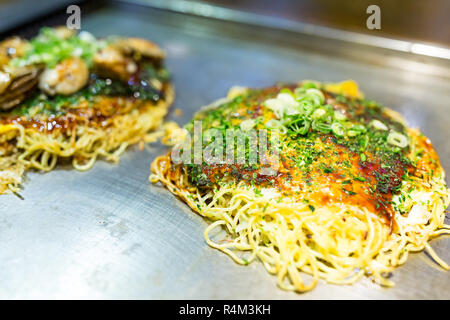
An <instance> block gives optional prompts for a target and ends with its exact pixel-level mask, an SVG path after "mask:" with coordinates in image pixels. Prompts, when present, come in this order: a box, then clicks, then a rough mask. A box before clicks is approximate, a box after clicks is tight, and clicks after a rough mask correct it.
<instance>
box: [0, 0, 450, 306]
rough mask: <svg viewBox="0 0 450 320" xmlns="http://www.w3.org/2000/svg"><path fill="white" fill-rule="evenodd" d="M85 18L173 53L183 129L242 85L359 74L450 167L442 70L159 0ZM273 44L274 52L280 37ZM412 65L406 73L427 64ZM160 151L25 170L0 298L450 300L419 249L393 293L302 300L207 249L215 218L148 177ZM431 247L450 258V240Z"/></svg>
mask: <svg viewBox="0 0 450 320" xmlns="http://www.w3.org/2000/svg"><path fill="white" fill-rule="evenodd" d="M82 12H85V11H83V8H82ZM82 19H83V24H82V26H83V28H85V29H86V30H87V31H90V32H92V33H94V34H95V35H96V36H107V35H111V34H118V35H129V36H130V35H133V36H137V37H145V38H148V39H152V40H153V41H155V42H156V43H158V44H160V45H161V46H162V47H163V48H164V49H166V50H167V67H168V69H169V70H170V72H171V74H172V75H173V80H174V85H175V87H176V92H177V97H176V101H175V104H174V106H173V107H172V110H175V109H178V108H180V109H182V110H183V115H182V116H176V115H175V114H172V115H171V117H170V118H169V120H173V121H176V122H178V123H179V124H185V123H187V122H188V121H189V120H190V119H191V117H192V115H193V113H194V112H196V111H197V110H198V109H199V108H200V107H201V106H204V105H207V104H209V103H210V102H211V101H214V100H216V99H218V98H220V97H223V96H224V95H226V92H227V90H228V89H229V88H230V87H231V86H233V85H245V86H251V87H263V86H268V85H272V84H274V83H275V82H277V81H284V82H294V81H298V80H299V79H316V80H319V81H339V80H344V79H354V80H355V81H357V82H358V83H359V84H360V87H361V89H362V90H363V91H364V92H365V93H366V96H367V97H368V98H371V99H374V100H376V101H379V102H380V103H383V104H386V105H387V106H391V107H393V108H394V109H396V110H399V108H400V110H401V111H402V112H404V114H405V116H406V118H407V120H408V122H409V123H411V124H412V125H418V126H420V129H421V130H422V132H424V134H426V135H427V136H428V137H429V138H430V139H431V141H432V142H433V145H434V146H435V148H436V150H437V151H438V153H439V155H440V157H441V161H442V164H443V166H444V168H445V170H446V171H447V173H449V172H450V144H449V143H448V137H449V136H450V127H449V125H448V123H450V113H449V112H448V101H449V100H450V92H449V90H448V88H449V87H450V80H449V79H447V78H444V79H441V78H436V77H433V76H430V75H424V74H418V73H415V72H408V71H405V70H400V71H399V70H398V69H393V68H391V67H390V66H387V65H385V64H379V65H376V64H368V63H364V62H362V61H360V60H357V59H351V58H348V57H342V56H340V55H336V54H334V52H329V51H325V52H323V53H319V54H318V53H317V52H311V51H309V50H304V49H303V48H302V47H301V46H299V44H298V41H294V42H290V41H282V40H283V38H284V37H285V36H286V34H285V33H283V32H277V31H275V33H274V34H268V32H259V30H256V31H255V28H250V27H249V26H248V25H243V24H236V26H235V27H234V28H233V29H234V30H232V31H233V32H228V31H230V30H225V29H230V24H228V23H225V22H223V21H219V20H215V19H204V18H200V17H196V16H189V15H180V14H176V13H173V12H168V11H161V10H156V9H151V8H141V7H139V8H134V9H133V7H127V6H122V5H117V6H116V5H112V4H108V5H106V6H104V7H101V8H99V9H97V10H95V11H92V12H90V13H85V14H84V16H83V18H82ZM224 30H225V31H227V32H225V31H224ZM274 39H276V40H277V45H276V46H272V45H271V43H273V42H272V41H274ZM344 49H345V50H348V47H345V48H342V50H344ZM391 58H392V59H394V57H391ZM376 59H378V60H384V59H385V57H384V56H382V55H381V56H378V55H377V57H376ZM395 59H398V60H395V63H397V62H399V61H402V59H400V58H398V57H395ZM378 60H377V61H378ZM403 63H405V64H407V65H405V68H417V67H418V66H417V65H415V64H413V65H410V64H408V63H410V61H403ZM430 67H432V66H430ZM165 152H168V149H167V147H164V146H162V145H160V144H152V145H150V146H147V147H146V148H145V150H144V151H142V152H141V151H138V150H137V148H131V149H130V150H128V151H127V152H126V153H125V154H124V155H123V157H122V158H121V162H120V163H119V164H110V163H106V162H104V161H99V162H97V163H96V164H95V166H94V168H93V169H92V170H90V171H87V172H83V173H80V172H76V171H73V170H68V168H65V167H63V166H62V167H58V169H57V170H55V171H52V172H49V173H45V174H43V173H30V174H29V175H28V179H27V181H26V183H25V186H24V187H25V188H24V190H23V192H21V194H22V195H23V197H24V198H25V200H20V199H19V198H17V197H15V196H13V195H7V196H2V197H1V198H0V244H1V250H0V266H1V267H0V283H1V286H0V298H84V299H86V298H94V299H95V298H121V299H124V298H135V299H142V298H154V299H165V298H172V299H186V298H190V299H207V298H209V299H211V298H212V299H282V298H284V299H318V298H319V299H367V298H372V299H399V298H403V299H408V298H415V299H449V298H450V291H449V290H448V288H449V287H450V277H449V274H448V273H445V272H442V271H438V270H435V269H434V268H433V267H431V266H429V265H428V264H427V263H425V262H424V261H423V259H428V258H427V257H426V256H425V254H424V253H419V254H411V255H410V256H409V258H408V261H407V262H406V264H405V265H404V266H402V267H401V268H399V269H398V270H395V272H394V273H393V278H392V280H394V281H395V282H396V287H394V288H392V289H385V288H380V287H379V286H377V285H375V284H373V283H371V282H369V281H368V280H363V281H361V282H359V283H357V284H355V285H353V286H336V285H330V284H326V283H324V282H323V281H320V283H319V285H318V286H317V288H316V289H315V290H314V291H312V292H309V293H307V294H303V295H299V294H294V293H291V292H284V291H282V290H280V289H278V288H277V287H276V279H275V278H274V277H273V276H271V275H269V274H267V272H266V271H265V270H264V268H263V266H262V265H261V264H259V263H254V264H251V265H249V266H248V267H242V266H239V265H236V264H235V263H234V262H233V261H232V260H231V259H229V258H228V257H227V256H225V255H223V254H221V253H219V252H217V251H215V250H214V249H211V248H210V247H208V245H207V244H206V243H205V242H204V239H203V231H204V228H205V227H206V223H205V222H204V221H203V220H202V219H201V218H200V217H199V216H198V215H196V214H195V213H193V212H192V211H191V210H190V209H189V207H187V206H186V205H185V204H184V203H182V202H181V201H179V200H178V199H177V198H175V197H173V196H172V195H171V194H170V193H169V192H168V191H167V190H165V189H163V188H162V187H160V186H154V185H150V183H149V181H148V175H149V167H150V163H151V161H152V160H153V159H154V158H155V157H156V156H158V155H161V154H163V153H165ZM447 223H448V221H447ZM431 246H432V247H433V248H434V249H435V250H436V251H437V252H438V254H439V255H440V256H441V257H442V258H443V259H444V260H445V261H447V262H450V241H449V239H439V240H436V241H433V242H431ZM421 257H423V259H422V258H421Z"/></svg>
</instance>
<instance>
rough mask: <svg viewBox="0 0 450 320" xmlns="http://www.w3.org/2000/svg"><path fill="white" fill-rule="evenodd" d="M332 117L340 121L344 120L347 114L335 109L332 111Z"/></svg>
mask: <svg viewBox="0 0 450 320" xmlns="http://www.w3.org/2000/svg"><path fill="white" fill-rule="evenodd" d="M334 118H335V119H336V120H341V121H342V120H346V119H347V116H346V115H345V114H343V113H342V112H340V111H338V110H335V111H334Z"/></svg>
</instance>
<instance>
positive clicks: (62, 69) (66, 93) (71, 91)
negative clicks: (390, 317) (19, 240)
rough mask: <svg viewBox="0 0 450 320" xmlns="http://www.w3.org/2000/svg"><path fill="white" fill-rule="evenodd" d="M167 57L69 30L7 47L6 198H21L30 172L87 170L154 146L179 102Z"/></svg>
mask: <svg viewBox="0 0 450 320" xmlns="http://www.w3.org/2000/svg"><path fill="white" fill-rule="evenodd" d="M164 57H165V53H164V52H163V51H162V50H161V49H160V48H159V47H158V46H157V45H156V44H154V43H152V42H150V41H148V40H144V39H139V38H120V37H110V38H107V39H96V38H95V37H94V36H93V35H91V34H90V33H88V32H85V31H82V32H80V33H78V34H77V33H75V32H74V31H73V30H69V29H67V28H64V27H57V28H43V29H41V31H40V33H39V35H38V36H37V37H35V38H33V39H31V40H30V41H27V40H25V39H22V38H19V37H12V38H9V39H6V40H4V41H2V42H0V194H1V193H3V192H5V191H8V190H9V191H12V192H17V191H18V190H19V187H20V184H21V181H22V176H23V172H24V170H25V169H30V168H35V169H38V170H44V171H49V170H52V169H53V168H54V167H55V165H56V164H57V163H58V161H59V160H62V161H64V160H66V161H67V160H69V161H71V162H72V164H73V166H74V167H75V168H76V169H78V170H87V169H89V168H91V167H92V166H93V164H94V162H95V160H96V159H97V158H98V157H103V158H104V159H106V160H109V161H118V160H119V156H120V154H121V153H122V152H123V151H124V150H125V149H126V148H127V146H129V145H131V144H135V143H138V142H140V143H141V144H142V143H143V142H148V141H153V140H155V139H156V136H157V135H158V134H159V132H154V130H155V129H158V128H159V127H160V125H161V123H162V121H163V118H164V116H165V115H166V113H167V111H168V108H169V106H170V104H171V103H172V101H173V98H174V90H173V88H172V86H171V84H170V82H169V80H170V79H169V74H168V72H167V70H166V69H165V68H164V67H163V59H164Z"/></svg>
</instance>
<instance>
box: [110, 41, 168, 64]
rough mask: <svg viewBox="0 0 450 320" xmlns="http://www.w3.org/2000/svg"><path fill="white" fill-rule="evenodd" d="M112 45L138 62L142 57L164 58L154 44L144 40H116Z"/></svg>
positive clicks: (164, 55) (163, 54)
mask: <svg viewBox="0 0 450 320" xmlns="http://www.w3.org/2000/svg"><path fill="white" fill-rule="evenodd" d="M114 45H115V46H116V47H117V48H119V49H120V50H122V52H123V53H124V54H126V55H129V56H132V57H133V59H134V60H140V59H141V58H142V57H144V58H151V59H156V60H161V59H164V58H165V57H166V54H165V52H164V51H163V50H162V49H161V48H160V47H159V46H158V45H157V44H156V43H154V42H151V41H148V40H146V39H141V38H124V39H120V40H117V41H116V42H115V44H114Z"/></svg>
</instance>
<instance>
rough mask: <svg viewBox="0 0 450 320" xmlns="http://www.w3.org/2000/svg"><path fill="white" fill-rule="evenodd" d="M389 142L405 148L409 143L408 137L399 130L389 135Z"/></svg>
mask: <svg viewBox="0 0 450 320" xmlns="http://www.w3.org/2000/svg"><path fill="white" fill-rule="evenodd" d="M387 142H388V143H389V144H391V145H393V146H396V147H399V148H404V147H406V146H407V145H408V138H407V137H405V136H404V135H403V134H401V133H398V132H397V131H391V132H390V133H389V135H388V136H387Z"/></svg>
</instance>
